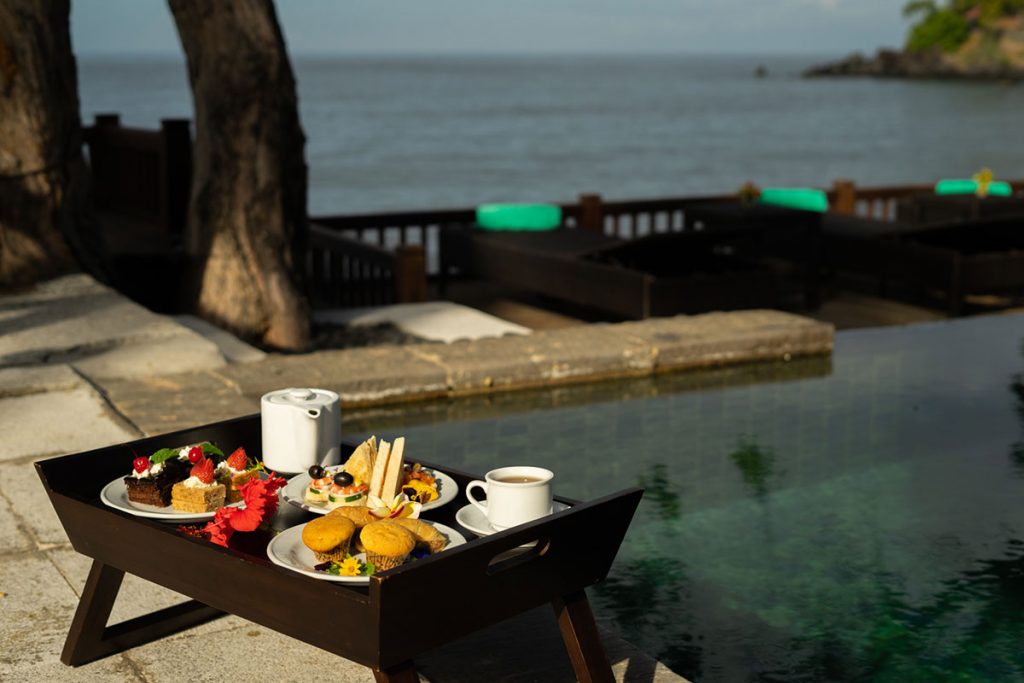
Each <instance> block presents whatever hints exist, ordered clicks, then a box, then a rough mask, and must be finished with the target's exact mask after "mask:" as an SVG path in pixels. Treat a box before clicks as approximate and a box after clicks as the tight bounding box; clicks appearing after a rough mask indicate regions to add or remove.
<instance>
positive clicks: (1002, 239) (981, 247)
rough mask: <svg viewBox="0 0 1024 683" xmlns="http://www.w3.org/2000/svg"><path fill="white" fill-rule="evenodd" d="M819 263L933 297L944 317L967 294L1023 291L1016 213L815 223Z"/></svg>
mask: <svg viewBox="0 0 1024 683" xmlns="http://www.w3.org/2000/svg"><path fill="white" fill-rule="evenodd" d="M822 229H823V233H824V241H825V260H826V263H827V264H828V265H830V266H831V267H833V268H834V269H836V270H841V271H852V272H855V273H859V274H861V275H868V276H870V277H873V278H877V281H878V284H879V288H880V291H881V292H882V293H887V292H888V291H890V290H891V288H892V286H893V285H897V286H903V287H904V288H907V289H910V290H912V291H915V292H916V293H917V294H919V295H924V296H925V297H929V298H934V297H935V296H936V295H938V296H940V297H941V299H942V300H943V301H944V305H945V308H946V310H947V312H948V313H949V314H950V315H954V316H955V315H959V314H960V313H962V312H963V308H964V297H965V296H967V295H969V294H997V295H1004V296H1010V297H1020V296H1022V295H1024V215H1022V216H1017V217H1004V218H995V219H981V220H970V221H955V222H949V223H943V224H938V225H927V226H917V225H912V224H907V223H901V222H895V223H893V222H884V221H874V220H870V219H864V218H857V217H853V216H829V217H828V218H826V220H825V221H823V224H822Z"/></svg>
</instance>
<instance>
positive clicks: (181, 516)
mask: <svg viewBox="0 0 1024 683" xmlns="http://www.w3.org/2000/svg"><path fill="white" fill-rule="evenodd" d="M100 500H102V501H103V503H104V505H109V506H110V507H112V508H114V509H115V510H120V511H121V512H127V513H128V514H129V515H135V516H136V517H149V518H150V519H159V520H161V521H164V522H174V523H176V524H190V523H192V522H205V521H207V520H211V519H213V515H214V514H215V513H214V512H175V510H174V508H172V507H171V506H169V505H168V506H167V507H165V508H162V507H157V506H156V505H146V504H144V503H133V502H132V501H130V500H128V489H127V487H125V485H124V477H118V478H117V479H115V480H114V481H112V482H110V483H109V484H107V485H106V486H104V487H103V490H102V491H100ZM240 505H243V503H242V501H238V502H237V503H229V504H228V507H238V506H240Z"/></svg>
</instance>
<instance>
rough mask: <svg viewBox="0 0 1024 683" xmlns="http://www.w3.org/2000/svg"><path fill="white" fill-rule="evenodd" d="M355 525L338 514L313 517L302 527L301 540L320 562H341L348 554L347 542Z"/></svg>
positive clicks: (350, 538) (349, 540)
mask: <svg viewBox="0 0 1024 683" xmlns="http://www.w3.org/2000/svg"><path fill="white" fill-rule="evenodd" d="M355 530H356V525H355V524H353V523H352V520H350V519H345V518H344V517H339V516H324V517H320V518H319V519H314V520H313V521H312V522H309V523H308V524H306V526H304V527H303V528H302V542H303V543H304V544H305V545H306V547H307V548H309V549H310V550H312V551H313V554H314V555H315V556H316V559H318V560H320V561H321V562H327V561H328V560H333V561H334V562H341V561H342V560H344V559H345V555H347V554H348V547H349V543H350V542H351V541H352V534H353V533H355Z"/></svg>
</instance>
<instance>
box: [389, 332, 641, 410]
mask: <svg viewBox="0 0 1024 683" xmlns="http://www.w3.org/2000/svg"><path fill="white" fill-rule="evenodd" d="M408 348H409V350H410V352H412V353H415V354H416V355H417V356H419V357H421V358H424V359H427V360H430V361H431V362H433V363H435V364H437V365H440V366H442V367H444V369H445V372H446V377H447V383H448V390H449V392H450V393H452V394H464V393H476V392H480V391H490V390H495V389H508V388H518V387H531V386H540V385H547V384H552V383H559V382H565V381H572V380H577V381H578V378H581V377H585V378H587V379H602V378H605V377H609V376H630V375H642V374H647V373H649V372H650V371H651V368H652V366H653V363H652V353H651V349H650V347H649V345H647V344H644V343H642V342H641V341H639V340H637V339H630V338H628V337H626V336H624V335H622V334H619V333H617V331H616V327H615V326H614V325H590V326H585V327H569V328H565V329H561V330H552V331H548V332H537V333H534V334H532V335H530V336H528V337H512V338H501V339H481V340H476V341H468V342H459V343H455V344H445V345H440V344H429V345H416V346H410V347H408Z"/></svg>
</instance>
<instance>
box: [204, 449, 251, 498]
mask: <svg viewBox="0 0 1024 683" xmlns="http://www.w3.org/2000/svg"><path fill="white" fill-rule="evenodd" d="M258 474H259V470H257V469H256V467H255V466H254V465H253V466H250V465H249V458H248V456H247V455H246V454H245V449H244V448H241V447H239V448H236V449H235V452H234V453H232V454H231V455H229V456H228V457H227V459H226V460H224V461H222V462H221V463H220V464H218V465H217V467H216V469H215V470H214V476H215V478H216V479H217V481H218V482H219V483H221V484H223V485H224V488H225V490H226V492H227V493H226V496H225V500H226V501H227V502H228V503H237V502H238V501H240V500H242V493H241V492H240V491H239V490H238V489H239V487H240V486H241V485H242V484H244V483H245V482H247V481H249V480H250V479H252V478H253V477H255V476H257V475H258Z"/></svg>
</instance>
